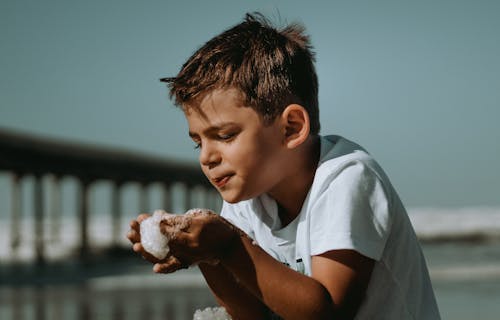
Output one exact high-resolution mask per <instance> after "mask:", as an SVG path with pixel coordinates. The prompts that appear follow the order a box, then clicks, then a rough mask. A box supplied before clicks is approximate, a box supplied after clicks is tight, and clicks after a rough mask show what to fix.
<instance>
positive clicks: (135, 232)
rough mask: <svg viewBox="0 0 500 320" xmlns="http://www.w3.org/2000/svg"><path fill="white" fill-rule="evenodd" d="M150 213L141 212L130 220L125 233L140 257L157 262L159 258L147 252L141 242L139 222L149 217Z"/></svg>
mask: <svg viewBox="0 0 500 320" xmlns="http://www.w3.org/2000/svg"><path fill="white" fill-rule="evenodd" d="M150 216H151V215H150V214H148V213H142V214H140V215H139V216H137V218H136V219H135V220H132V221H130V231H129V232H128V233H127V238H128V239H129V240H130V242H131V243H132V249H133V250H134V251H135V252H137V253H140V254H141V255H142V257H143V258H144V259H146V260H148V261H149V262H152V263H158V262H160V260H158V259H157V258H155V257H154V256H153V255H151V254H149V253H148V252H147V251H146V250H144V248H143V247H142V244H141V227H140V225H141V222H142V221H144V220H146V219H147V218H149V217H150Z"/></svg>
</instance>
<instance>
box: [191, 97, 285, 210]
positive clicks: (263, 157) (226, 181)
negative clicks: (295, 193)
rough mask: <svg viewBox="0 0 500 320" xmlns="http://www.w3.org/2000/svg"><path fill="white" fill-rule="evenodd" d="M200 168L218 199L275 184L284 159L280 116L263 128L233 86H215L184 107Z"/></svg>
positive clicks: (238, 198) (251, 193)
mask: <svg viewBox="0 0 500 320" xmlns="http://www.w3.org/2000/svg"><path fill="white" fill-rule="evenodd" d="M184 113H185V116H186V118H187V121H188V125H189V135H190V137H191V138H192V139H193V141H194V142H195V143H196V145H197V147H199V148H200V154H199V161H200V165H201V168H202V170H203V172H204V174H205V175H206V176H207V178H208V179H209V180H210V182H211V183H212V184H213V185H214V186H215V187H216V188H217V190H218V191H219V193H220V194H221V196H222V198H223V199H224V200H225V201H227V202H230V203H235V202H238V201H242V200H247V199H250V198H253V197H255V196H258V195H260V194H262V193H265V192H270V191H272V190H273V188H276V187H277V185H278V183H279V181H280V174H281V171H282V170H280V167H281V165H282V164H284V162H283V161H286V157H285V152H283V151H284V150H285V149H286V148H285V147H284V144H283V132H282V131H283V130H282V129H281V126H280V124H279V123H280V122H279V120H276V121H274V122H273V123H272V124H270V125H267V126H265V125H264V123H263V121H262V119H261V117H260V116H259V115H258V114H257V112H256V111H255V110H254V109H252V108H249V107H245V106H244V105H243V100H242V99H241V96H240V95H239V91H237V90H236V89H227V90H214V91H212V92H211V93H209V94H207V95H206V96H204V97H203V98H202V100H201V102H200V103H199V105H197V106H196V107H189V106H188V107H187V108H185V111H184Z"/></svg>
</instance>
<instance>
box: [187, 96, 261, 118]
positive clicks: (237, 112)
mask: <svg viewBox="0 0 500 320" xmlns="http://www.w3.org/2000/svg"><path fill="white" fill-rule="evenodd" d="M183 111H184V114H185V115H186V118H187V119H188V122H190V123H191V122H192V121H199V120H202V121H203V122H207V123H217V122H228V121H231V122H234V121H238V120H245V119H247V120H250V119H253V118H258V119H259V120H260V116H259V115H258V114H257V112H256V111H255V110H254V109H253V108H251V107H248V106H246V105H245V100H244V96H243V94H242V93H241V92H240V91H239V90H237V89H233V88H230V89H215V90H212V91H210V92H208V93H206V94H204V95H202V96H201V97H199V98H198V99H196V100H195V101H193V102H191V103H189V104H185V105H184V106H183Z"/></svg>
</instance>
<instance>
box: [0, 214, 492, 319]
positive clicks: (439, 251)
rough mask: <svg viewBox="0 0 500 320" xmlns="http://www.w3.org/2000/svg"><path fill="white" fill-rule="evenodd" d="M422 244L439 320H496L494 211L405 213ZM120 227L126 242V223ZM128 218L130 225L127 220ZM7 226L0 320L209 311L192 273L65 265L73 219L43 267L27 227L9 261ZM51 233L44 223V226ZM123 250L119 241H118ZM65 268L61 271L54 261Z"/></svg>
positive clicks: (104, 241) (109, 264)
mask: <svg viewBox="0 0 500 320" xmlns="http://www.w3.org/2000/svg"><path fill="white" fill-rule="evenodd" d="M409 213H410V218H411V220H412V223H413V225H414V227H415V229H416V231H417V234H418V235H419V237H420V238H421V240H422V249H423V251H424V255H425V256H426V259H427V263H428V267H429V270H430V274H431V279H432V283H433V287H434V291H435V295H436V299H437V301H438V305H439V308H440V311H441V315H442V319H453V320H465V319H499V318H500V208H460V209H442V208H441V209H436V208H418V209H412V210H410V212H409ZM128 218H129V217H125V218H124V219H123V225H122V226H121V228H122V229H123V234H124V235H125V233H126V230H127V229H128V227H127V221H128V220H129V219H128ZM130 218H131V217H130ZM8 225H9V224H8V223H5V221H0V243H2V244H3V245H2V246H0V319H2V320H3V319H5V320H9V319H13V320H24V319H37V320H38V319H44V320H45V319H50V320H52V319H55V320H57V319H82V320H83V319H125V320H127V319H130V320H134V319H143V318H144V319H146V318H147V319H148V320H149V319H153V320H154V319H175V320H183V319H192V317H193V314H194V312H195V310H197V309H204V308H206V307H211V306H215V301H214V299H213V297H212V296H211V294H210V291H209V289H208V288H207V287H206V285H205V284H204V281H203V278H202V277H201V275H200V274H199V272H198V271H197V269H196V268H191V269H188V270H184V271H181V272H178V273H176V274H173V275H156V274H153V272H152V270H151V266H150V265H149V264H148V263H147V262H145V261H143V260H142V259H140V258H139V257H137V256H135V255H134V254H133V253H132V252H131V253H130V255H125V256H123V255H122V256H120V257H116V258H109V257H108V258H103V259H101V260H95V261H93V262H92V263H88V264H82V263H79V262H73V263H71V261H68V260H69V259H67V258H64V257H67V255H68V254H69V253H70V252H72V251H74V249H75V248H76V247H77V245H78V236H77V235H78V232H77V231H78V227H77V225H76V224H75V222H74V221H71V219H66V220H64V221H63V222H62V223H61V226H60V227H61V230H62V233H61V234H60V235H59V236H58V237H56V238H57V239H52V238H54V237H53V236H54V235H50V236H47V241H49V243H50V246H49V247H48V248H47V254H48V257H49V263H48V265H47V266H46V267H43V268H35V267H34V266H33V265H32V264H30V261H31V260H32V259H33V256H34V252H33V250H32V249H31V244H32V241H33V237H31V236H30V234H32V231H33V225H32V223H31V221H29V220H25V221H23V222H22V228H23V229H22V230H24V232H23V238H22V241H21V244H20V246H19V248H18V249H19V250H17V251H16V254H14V255H13V252H12V250H11V249H10V247H9V245H7V244H8V243H9V239H10V238H9V237H10V234H9V232H10V231H9V228H8ZM45 228H46V230H50V228H51V225H50V223H48V222H47V223H46V225H45ZM89 229H90V232H91V234H90V235H89V236H90V240H91V244H92V245H93V246H96V247H99V246H101V247H106V246H107V245H109V244H110V243H111V242H112V241H114V240H113V239H112V238H111V237H110V233H111V229H112V228H111V226H110V224H109V220H108V219H107V218H106V217H105V216H102V217H101V216H96V215H94V216H93V218H92V219H91V221H90V228H89ZM120 241H121V242H120V243H121V244H122V245H127V242H126V239H125V237H123V239H121V240H120ZM61 260H62V261H65V263H64V264H60V263H57V261H61Z"/></svg>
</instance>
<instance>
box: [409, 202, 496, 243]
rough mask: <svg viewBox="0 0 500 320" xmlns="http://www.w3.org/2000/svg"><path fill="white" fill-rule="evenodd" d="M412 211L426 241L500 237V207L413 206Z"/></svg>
mask: <svg viewBox="0 0 500 320" xmlns="http://www.w3.org/2000/svg"><path fill="white" fill-rule="evenodd" d="M408 215H409V217H410V220H411V222H412V224H413V227H414V228H415V232H416V233H417V235H418V237H419V238H420V239H421V240H424V241H449V240H462V241H484V240H493V239H500V207H462V208H432V207H420V208H410V209H409V210H408Z"/></svg>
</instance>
